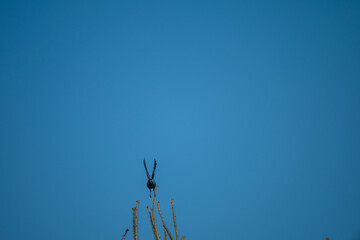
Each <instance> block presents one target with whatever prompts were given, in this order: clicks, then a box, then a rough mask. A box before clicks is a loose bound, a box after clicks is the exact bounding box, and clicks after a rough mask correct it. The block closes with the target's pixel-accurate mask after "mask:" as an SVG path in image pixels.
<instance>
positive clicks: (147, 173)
mask: <svg viewBox="0 0 360 240" xmlns="http://www.w3.org/2000/svg"><path fill="white" fill-rule="evenodd" d="M144 167H145V170H146V175H147V178H148V179H150V175H149V172H148V170H147V168H146V163H145V159H144Z"/></svg>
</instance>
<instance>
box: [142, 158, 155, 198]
mask: <svg viewBox="0 0 360 240" xmlns="http://www.w3.org/2000/svg"><path fill="white" fill-rule="evenodd" d="M144 167H145V170H146V175H147V178H148V182H147V187H148V188H149V190H150V198H151V189H152V190H153V191H155V187H156V182H155V180H154V176H155V168H156V159H154V169H153V172H152V174H151V178H150V175H149V172H148V170H147V168H146V163H145V159H144Z"/></svg>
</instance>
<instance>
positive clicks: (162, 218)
mask: <svg viewBox="0 0 360 240" xmlns="http://www.w3.org/2000/svg"><path fill="white" fill-rule="evenodd" d="M158 210H159V214H160V217H161V221H162V223H163V226H164V229H165V239H166V229H168V228H167V227H166V224H165V220H164V217H163V215H162V213H161V210H160V201H158ZM168 234H169V237H170V239H171V240H173V239H174V238H173V236H172V235H171V233H170V231H169V232H168Z"/></svg>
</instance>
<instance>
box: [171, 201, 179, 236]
mask: <svg viewBox="0 0 360 240" xmlns="http://www.w3.org/2000/svg"><path fill="white" fill-rule="evenodd" d="M171 205H172V212H173V218H174V227H175V233H176V240H179V234H178V230H177V225H176V216H175V208H174V199H173V198H172V199H171Z"/></svg>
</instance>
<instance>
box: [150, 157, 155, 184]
mask: <svg viewBox="0 0 360 240" xmlns="http://www.w3.org/2000/svg"><path fill="white" fill-rule="evenodd" d="M155 169H156V159H154V169H153V172H152V175H151V178H152V179H154V176H155Z"/></svg>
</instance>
